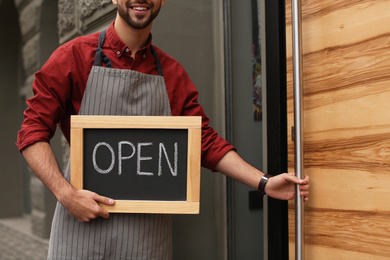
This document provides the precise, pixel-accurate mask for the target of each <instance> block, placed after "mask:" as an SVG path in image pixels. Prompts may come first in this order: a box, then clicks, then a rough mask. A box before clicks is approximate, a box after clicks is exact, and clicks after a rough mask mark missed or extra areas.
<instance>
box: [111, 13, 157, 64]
mask: <svg viewBox="0 0 390 260" xmlns="http://www.w3.org/2000/svg"><path fill="white" fill-rule="evenodd" d="M114 28H115V31H116V33H117V34H118V36H119V38H120V39H121V40H122V41H123V42H124V43H125V44H126V45H127V47H129V48H130V50H131V51H132V53H131V56H132V57H133V58H134V56H135V53H136V52H137V51H138V50H139V49H141V48H143V47H145V45H146V43H147V41H148V39H149V35H150V30H151V28H152V24H150V25H149V26H148V27H146V28H145V29H134V28H132V27H131V26H129V25H128V24H127V23H126V22H125V21H123V20H122V19H121V18H120V17H119V16H117V18H116V20H115V24H114Z"/></svg>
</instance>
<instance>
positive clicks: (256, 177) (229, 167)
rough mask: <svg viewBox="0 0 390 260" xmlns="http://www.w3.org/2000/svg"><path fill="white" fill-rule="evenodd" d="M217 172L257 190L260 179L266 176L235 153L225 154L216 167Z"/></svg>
mask: <svg viewBox="0 0 390 260" xmlns="http://www.w3.org/2000/svg"><path fill="white" fill-rule="evenodd" d="M215 170H216V171H218V172H220V173H223V174H225V175H226V176H228V177H230V178H233V179H235V180H236V181H239V182H241V183H243V184H245V185H247V186H250V187H252V188H255V189H257V187H258V185H259V182H260V179H261V177H262V176H263V175H264V173H262V172H261V171H259V170H258V169H256V168H255V167H253V166H252V165H250V164H249V163H247V162H246V161H244V159H242V158H241V157H240V156H239V155H238V154H237V153H236V152H235V151H230V152H228V153H227V154H225V155H224V156H223V157H222V159H221V160H220V161H219V162H218V164H217V165H216V167H215Z"/></svg>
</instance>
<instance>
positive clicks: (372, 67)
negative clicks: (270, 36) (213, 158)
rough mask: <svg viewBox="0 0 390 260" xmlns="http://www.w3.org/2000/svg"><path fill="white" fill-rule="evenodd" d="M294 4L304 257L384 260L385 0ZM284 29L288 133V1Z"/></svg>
mask: <svg viewBox="0 0 390 260" xmlns="http://www.w3.org/2000/svg"><path fill="white" fill-rule="evenodd" d="M301 4H302V40H303V41H302V44H303V85H304V87H303V89H304V90H303V91H304V156H305V173H306V174H308V175H309V176H310V178H311V196H310V202H308V203H305V238H306V239H305V244H306V246H305V259H309V260H321V259H324V260H325V259H326V260H329V259H337V260H338V259H348V260H350V259H353V260H359V259H369V260H377V259H390V1H388V0H355V1H345V0H310V1H308V0H303V1H301ZM286 26H287V30H286V37H287V74H288V75H287V76H288V120H289V128H290V127H291V126H292V124H293V94H292V93H293V91H292V89H293V85H292V53H291V52H292V51H291V48H292V47H291V0H288V1H286ZM289 132H290V131H289ZM289 140H291V137H290V138H289ZM289 142H290V143H289V168H290V170H293V169H294V165H293V164H294V157H293V156H294V154H293V153H294V151H293V144H292V142H291V141H289ZM293 204H294V203H290V204H289V219H290V221H289V222H290V228H289V232H290V259H294V205H293Z"/></svg>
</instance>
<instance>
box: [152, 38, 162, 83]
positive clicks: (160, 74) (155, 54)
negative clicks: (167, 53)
mask: <svg viewBox="0 0 390 260" xmlns="http://www.w3.org/2000/svg"><path fill="white" fill-rule="evenodd" d="M150 48H151V49H152V54H153V56H154V60H155V62H156V66H157V73H158V75H159V76H163V71H162V67H161V63H160V59H159V58H158V55H157V53H156V50H155V49H154V47H153V45H150Z"/></svg>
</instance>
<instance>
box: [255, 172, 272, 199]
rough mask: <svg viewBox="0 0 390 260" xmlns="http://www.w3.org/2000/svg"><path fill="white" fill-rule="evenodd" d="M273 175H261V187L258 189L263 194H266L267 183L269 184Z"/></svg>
mask: <svg viewBox="0 0 390 260" xmlns="http://www.w3.org/2000/svg"><path fill="white" fill-rule="evenodd" d="M271 177H272V175H271V174H268V173H267V174H264V175H263V177H261V179H260V182H259V187H258V188H257V190H258V191H259V192H260V194H262V195H263V196H264V195H265V185H266V184H267V182H268V179H269V178H271Z"/></svg>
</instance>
